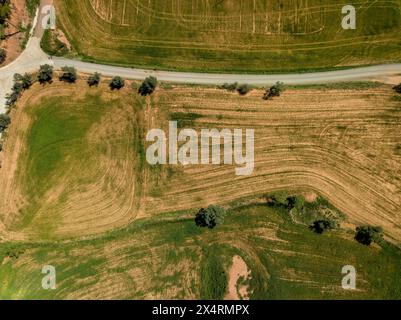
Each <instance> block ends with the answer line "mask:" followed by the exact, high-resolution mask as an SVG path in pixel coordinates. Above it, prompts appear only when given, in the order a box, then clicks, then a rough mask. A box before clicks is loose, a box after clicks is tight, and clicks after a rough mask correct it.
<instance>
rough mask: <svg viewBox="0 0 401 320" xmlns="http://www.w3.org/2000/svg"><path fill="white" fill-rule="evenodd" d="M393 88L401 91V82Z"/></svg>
mask: <svg viewBox="0 0 401 320" xmlns="http://www.w3.org/2000/svg"><path fill="white" fill-rule="evenodd" d="M393 89H394V91H395V92H397V93H401V83H400V84H399V85H397V86H395V87H394V88H393Z"/></svg>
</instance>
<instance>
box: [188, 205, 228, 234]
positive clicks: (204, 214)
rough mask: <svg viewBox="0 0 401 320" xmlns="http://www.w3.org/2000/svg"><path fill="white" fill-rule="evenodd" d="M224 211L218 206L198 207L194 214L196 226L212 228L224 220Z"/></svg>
mask: <svg viewBox="0 0 401 320" xmlns="http://www.w3.org/2000/svg"><path fill="white" fill-rule="evenodd" d="M225 216H226V211H225V210H224V209H223V208H222V207H219V206H209V207H208V208H207V209H204V208H202V209H200V210H199V212H198V213H197V214H196V217H195V223H196V225H197V226H198V227H202V228H206V227H207V228H209V229H213V228H214V227H216V226H217V225H220V224H222V223H223V222H224V217H225Z"/></svg>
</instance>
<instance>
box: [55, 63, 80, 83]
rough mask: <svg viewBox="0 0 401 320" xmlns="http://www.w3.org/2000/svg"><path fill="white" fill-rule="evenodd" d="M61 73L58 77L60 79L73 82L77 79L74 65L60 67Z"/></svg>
mask: <svg viewBox="0 0 401 320" xmlns="http://www.w3.org/2000/svg"><path fill="white" fill-rule="evenodd" d="M61 71H62V74H61V76H60V77H59V80H60V81H64V82H68V83H74V82H75V81H77V77H78V76H77V70H76V69H75V68H74V67H67V66H65V67H62V68H61Z"/></svg>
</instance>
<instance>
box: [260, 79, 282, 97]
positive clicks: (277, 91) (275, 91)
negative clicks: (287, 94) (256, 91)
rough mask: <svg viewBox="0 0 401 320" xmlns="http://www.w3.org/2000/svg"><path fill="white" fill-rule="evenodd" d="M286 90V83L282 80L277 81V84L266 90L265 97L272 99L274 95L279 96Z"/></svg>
mask: <svg viewBox="0 0 401 320" xmlns="http://www.w3.org/2000/svg"><path fill="white" fill-rule="evenodd" d="M283 91H284V84H283V83H282V82H276V84H275V85H273V86H271V87H270V88H269V89H267V90H266V92H265V94H264V96H263V99H264V100H270V99H272V98H273V97H279V96H280V95H281V93H282V92H283Z"/></svg>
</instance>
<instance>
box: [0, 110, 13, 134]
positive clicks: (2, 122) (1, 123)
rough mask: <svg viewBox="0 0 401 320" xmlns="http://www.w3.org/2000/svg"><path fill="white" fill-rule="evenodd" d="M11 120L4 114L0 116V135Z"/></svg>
mask: <svg viewBox="0 0 401 320" xmlns="http://www.w3.org/2000/svg"><path fill="white" fill-rule="evenodd" d="M10 123H11V119H10V117H9V116H8V115H6V114H0V133H2V132H4V130H6V129H7V127H8V126H9V125H10Z"/></svg>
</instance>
